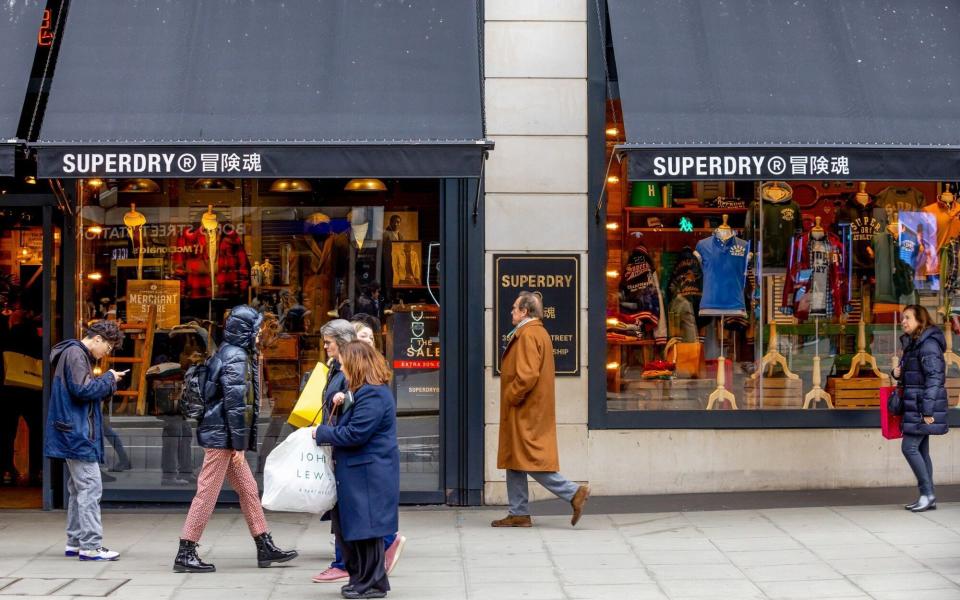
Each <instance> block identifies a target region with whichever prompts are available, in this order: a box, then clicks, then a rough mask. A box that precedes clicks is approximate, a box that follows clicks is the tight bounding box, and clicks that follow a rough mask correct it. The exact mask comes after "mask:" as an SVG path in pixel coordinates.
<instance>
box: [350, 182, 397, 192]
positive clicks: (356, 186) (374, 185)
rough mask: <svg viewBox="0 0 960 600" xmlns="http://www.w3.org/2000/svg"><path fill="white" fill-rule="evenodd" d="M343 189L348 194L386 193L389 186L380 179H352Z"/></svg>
mask: <svg viewBox="0 0 960 600" xmlns="http://www.w3.org/2000/svg"><path fill="white" fill-rule="evenodd" d="M343 189H344V191H347V192H385V191H387V186H386V185H384V183H383V182H382V181H380V180H379V179H351V180H350V181H348V182H347V185H346V186H344V188H343Z"/></svg>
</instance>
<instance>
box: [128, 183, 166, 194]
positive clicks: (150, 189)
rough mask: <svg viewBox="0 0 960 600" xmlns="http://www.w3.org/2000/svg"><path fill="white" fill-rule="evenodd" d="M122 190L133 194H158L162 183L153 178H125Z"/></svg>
mask: <svg viewBox="0 0 960 600" xmlns="http://www.w3.org/2000/svg"><path fill="white" fill-rule="evenodd" d="M120 191H121V192H124V193H128V194H130V193H133V194H156V193H157V192H159V191H160V185H159V184H158V183H157V182H156V181H154V180H152V179H124V180H123V184H122V185H121V186H120Z"/></svg>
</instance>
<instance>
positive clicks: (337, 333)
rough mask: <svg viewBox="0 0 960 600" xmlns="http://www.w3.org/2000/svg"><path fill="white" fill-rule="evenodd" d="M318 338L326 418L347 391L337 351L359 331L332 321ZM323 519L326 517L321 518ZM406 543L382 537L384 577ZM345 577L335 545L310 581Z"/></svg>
mask: <svg viewBox="0 0 960 600" xmlns="http://www.w3.org/2000/svg"><path fill="white" fill-rule="evenodd" d="M367 331H369V332H370V334H371V335H370V336H368V337H369V341H366V340H364V341H366V343H367V344H369V345H370V346H371V347H373V337H372V333H373V331H372V330H371V329H370V328H369V327H368V328H367ZM320 335H322V336H323V349H324V351H325V352H326V354H327V356H328V357H329V361H328V363H327V366H328V367H329V368H330V371H329V373H328V374H327V384H326V386H325V387H324V388H323V414H324V415H330V414H331V413H332V412H335V409H336V407H338V406H339V405H340V404H341V403H342V402H343V399H344V397H345V395H346V392H347V380H346V378H345V377H344V374H343V371H342V370H341V367H340V348H342V347H344V346H346V345H347V344H348V343H350V342H352V341H354V340H357V339H359V328H358V327H357V323H351V322H349V321H346V320H344V319H334V320H332V321H329V322H327V323H326V324H324V325H323V327H321V328H320ZM327 421H329V422H330V423H331V424H335V423H336V414H334V415H333V418H332V419H330V420H328V419H327V418H326V416H325V417H324V422H327ZM324 518H327V517H326V516H324ZM406 541H407V538H405V537H403V536H402V535H399V534H398V533H391V534H390V535H387V536H384V538H383V547H384V552H385V553H386V561H387V562H386V564H387V574H390V573H392V572H393V568H394V567H396V566H397V562H398V561H399V560H400V553H401V552H402V551H403V546H404V544H405V543H406ZM349 578H350V575H349V574H348V573H347V569H346V565H344V562H343V551H342V549H341V548H340V546H339V545H336V544H335V548H334V557H333V562H332V563H330V566H329V567H327V568H326V569H324V570H323V571H321V572H319V573H317V574H316V575H314V576H313V578H312V580H313V582H314V583H336V582H340V581H346V580H347V579H349Z"/></svg>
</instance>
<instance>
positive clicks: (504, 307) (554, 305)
mask: <svg viewBox="0 0 960 600" xmlns="http://www.w3.org/2000/svg"><path fill="white" fill-rule="evenodd" d="M493 270H494V279H495V280H496V282H497V288H496V293H495V296H494V306H493V310H494V321H495V326H494V335H495V336H496V340H495V343H494V346H493V347H494V348H495V349H496V351H495V352H494V354H495V357H494V366H495V372H496V374H497V375H499V374H500V361H501V359H502V358H503V350H504V348H505V347H506V344H507V340H508V337H507V336H508V335H509V334H510V331H511V330H513V323H512V321H511V319H510V309H511V307H512V306H513V302H514V301H515V300H516V299H517V296H518V295H519V294H520V292H534V293H537V294H540V297H541V298H542V299H543V326H544V327H545V328H546V329H547V333H549V334H550V339H551V341H552V342H553V358H554V361H555V364H556V373H557V375H570V376H576V375H579V374H580V256H579V255H577V254H547V255H531V254H494V255H493Z"/></svg>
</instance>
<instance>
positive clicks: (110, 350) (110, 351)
mask: <svg viewBox="0 0 960 600" xmlns="http://www.w3.org/2000/svg"><path fill="white" fill-rule="evenodd" d="M100 341H101V342H103V343H104V344H106V345H107V354H111V353H112V352H113V344H111V343H110V342H108V341H107V340H105V339H103V338H100Z"/></svg>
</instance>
